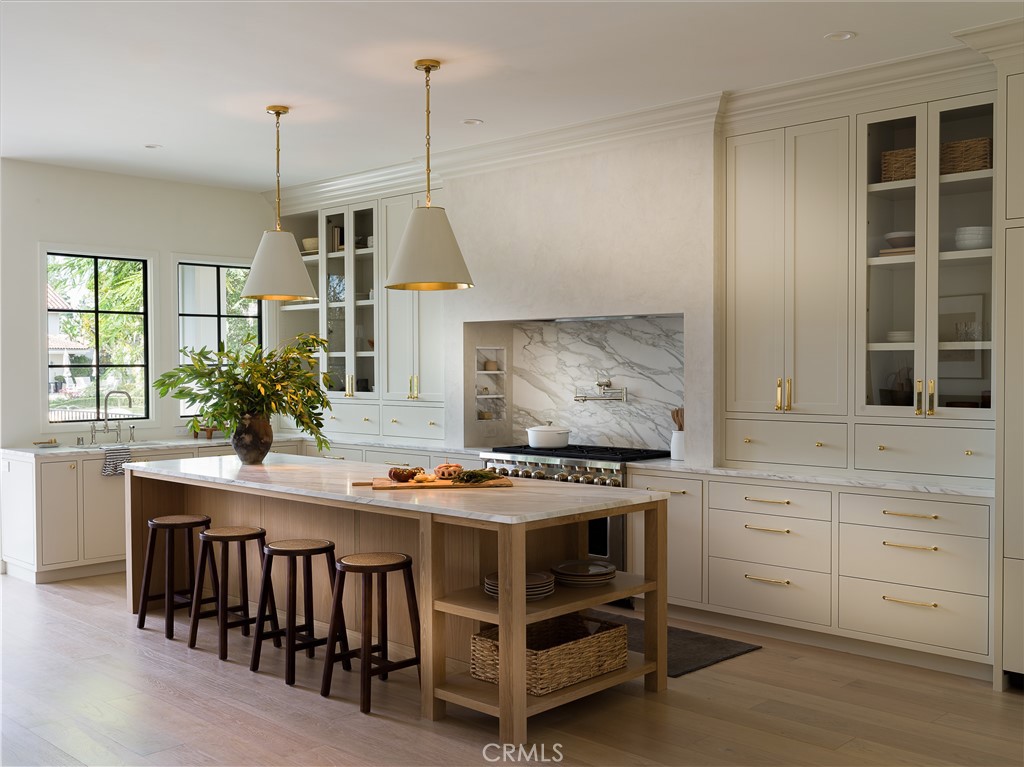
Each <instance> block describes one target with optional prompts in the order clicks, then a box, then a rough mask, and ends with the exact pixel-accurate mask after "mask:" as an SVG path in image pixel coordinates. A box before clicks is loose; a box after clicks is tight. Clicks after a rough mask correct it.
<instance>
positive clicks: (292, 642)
mask: <svg viewBox="0 0 1024 767" xmlns="http://www.w3.org/2000/svg"><path fill="white" fill-rule="evenodd" d="M263 552H264V554H266V556H265V557H264V560H263V578H262V579H261V582H260V602H259V607H257V609H256V616H257V617H256V636H255V637H254V639H253V643H252V662H251V663H250V664H249V668H250V669H252V670H253V671H259V668H260V648H261V646H262V644H263V640H264V639H274V638H278V637H281V636H284V646H285V661H284V663H285V666H284V681H285V683H286V684H295V653H297V652H299V651H300V650H305V651H306V655H307V656H308V657H310V658H312V657H313V655H314V651H315V650H314V648H316V647H319V646H320V645H324V644H327V637H326V636H324V637H320V638H319V639H318V638H317V637H315V636H314V633H313V557H315V556H317V555H319V554H323V555H324V558H325V559H326V560H327V572H328V574H327V578H328V581H327V582H328V583H330V582H331V580H330V579H331V578H332V577H333V575H334V541H327V540H323V539H320V538H300V539H297V540H287V541H273V542H272V543H268V544H267V545H266V546H264V547H263ZM278 557H285V558H286V559H287V560H288V586H287V589H288V593H287V594H286V595H285V596H286V600H285V627H284V628H283V629H282V628H274V629H271V630H270V631H268V630H267V629H266V625H265V624H266V621H267V608H268V606H269V604H270V603H271V600H272V599H273V594H274V582H273V581H272V580H271V577H270V573H271V570H272V568H273V566H274V560H275V559H277V558H278ZM300 558H301V559H302V579H303V581H304V582H305V583H304V587H305V588H304V591H303V622H302V623H301V624H300V625H298V626H296V625H295V620H296V617H295V612H296V611H295V599H296V569H297V561H298V560H299V559H300Z"/></svg>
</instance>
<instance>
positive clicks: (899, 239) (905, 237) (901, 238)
mask: <svg viewBox="0 0 1024 767" xmlns="http://www.w3.org/2000/svg"><path fill="white" fill-rule="evenodd" d="M915 238H916V235H915V234H914V232H887V233H886V235H885V241H886V242H887V243H889V247H890V248H909V247H910V246H911V245H913V244H914V240H915Z"/></svg>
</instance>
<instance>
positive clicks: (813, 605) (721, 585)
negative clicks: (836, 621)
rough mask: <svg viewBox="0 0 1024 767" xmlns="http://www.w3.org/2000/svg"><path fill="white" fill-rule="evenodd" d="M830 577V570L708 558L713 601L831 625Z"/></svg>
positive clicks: (710, 594)
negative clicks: (822, 571) (813, 570)
mask: <svg viewBox="0 0 1024 767" xmlns="http://www.w3.org/2000/svg"><path fill="white" fill-rule="evenodd" d="M765 579H767V580H765ZM830 580H831V576H829V575H828V574H827V573H814V572H809V571H807V570H796V569H793V568H788V567H773V566H771V565H758V564H752V563H750V562H737V561H735V560H732V559H719V558H717V557H709V559H708V601H709V602H710V603H711V604H713V605H720V606H722V607H732V608H734V609H737V610H746V611H748V612H752V613H760V614H763V615H775V616H778V617H780V618H790V619H792V620H797V621H806V622H807V623H819V624H822V625H826V626H827V625H829V623H830V620H831V607H830V605H831V594H830V593H829V592H830V586H829V582H830ZM772 581H777V582H772Z"/></svg>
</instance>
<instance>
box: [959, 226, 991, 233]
mask: <svg viewBox="0 0 1024 767" xmlns="http://www.w3.org/2000/svg"><path fill="white" fill-rule="evenodd" d="M991 231H992V227H991V226H958V227H957V229H956V232H955V234H987V233H989V232H991Z"/></svg>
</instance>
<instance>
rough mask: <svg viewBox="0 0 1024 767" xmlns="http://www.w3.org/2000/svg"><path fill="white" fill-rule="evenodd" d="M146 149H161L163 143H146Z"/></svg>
mask: <svg viewBox="0 0 1024 767" xmlns="http://www.w3.org/2000/svg"><path fill="white" fill-rule="evenodd" d="M145 146H146V149H163V148H164V145H163V144H146V145H145Z"/></svg>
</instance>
